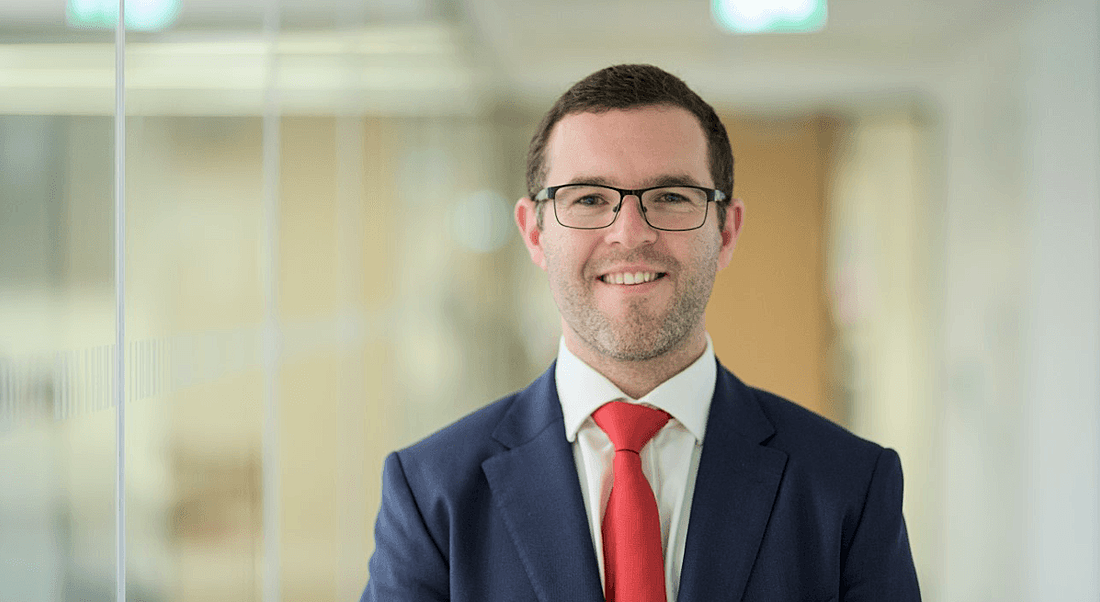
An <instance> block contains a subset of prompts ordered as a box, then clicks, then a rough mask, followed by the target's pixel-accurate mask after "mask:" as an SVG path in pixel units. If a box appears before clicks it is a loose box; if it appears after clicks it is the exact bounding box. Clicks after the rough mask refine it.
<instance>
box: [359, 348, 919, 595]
mask: <svg viewBox="0 0 1100 602" xmlns="http://www.w3.org/2000/svg"><path fill="white" fill-rule="evenodd" d="M382 479H383V480H382V482H383V486H382V504H381V508H380V510H379V513H378V520H377V523H376V525H375V530H374V535H375V551H374V555H373V556H372V557H371V561H370V579H369V581H368V583H367V587H366V590H365V591H364V592H363V597H362V601H363V602H368V601H377V602H404V601H411V600H417V601H422V600H454V601H467V600H468V601H471V602H492V601H497V600H499V601H501V602H504V601H507V602H526V601H532V602H533V601H536V600H538V601H540V602H551V601H561V602H598V601H601V600H603V599H604V598H603V591H602V588H601V585H600V575H599V569H598V567H597V565H596V554H595V548H594V546H593V543H592V537H591V535H590V533H589V527H588V519H587V515H586V514H585V509H584V504H583V502H582V498H581V490H580V481H579V479H578V477H577V470H576V465H575V464H574V460H573V450H572V447H571V444H570V443H569V441H567V440H566V438H565V426H564V423H563V420H562V412H561V405H560V404H559V402H558V395H557V389H556V387H555V384H554V366H553V365H551V367H550V369H549V370H548V371H547V372H546V373H545V374H543V375H542V376H541V377H539V379H538V380H536V381H535V382H534V383H532V384H531V385H530V386H529V387H527V388H526V389H524V390H522V391H519V392H517V393H514V394H512V395H509V396H508V397H505V398H504V399H501V400H499V401H497V402H496V403H493V404H491V405H489V406H486V407H485V408H482V409H481V410H479V411H477V412H474V413H473V414H471V415H469V416H467V417H465V418H463V419H462V420H460V421H458V422H456V423H455V424H453V425H451V426H448V427H446V428H444V429H443V430H441V431H439V432H438V433H435V434H434V435H432V436H430V437H428V438H427V439H425V440H423V441H421V442H420V443H417V444H416V445H413V446H412V447H409V448H408V449H405V450H402V451H399V452H395V453H393V454H391V455H390V456H389V457H388V458H387V459H386V464H385V468H384V471H383V478H382ZM901 499H902V475H901V464H900V462H899V460H898V456H897V454H896V453H895V452H894V451H892V450H890V449H884V448H882V447H880V446H878V445H876V444H874V443H871V442H869V441H865V440H863V439H860V438H858V437H856V436H855V435H852V434H851V433H849V432H847V431H845V430H844V429H842V428H840V427H838V426H836V425H834V424H833V423H831V422H829V421H827V420H825V419H824V418H821V417H820V416H817V415H816V414H813V413H812V412H809V411H807V410H805V409H803V408H801V407H799V406H797V405H795V404H793V403H791V402H789V401H787V400H784V399H781V398H779V397H777V396H775V395H772V394H770V393H767V392H764V391H761V390H758V389H753V388H751V387H748V386H746V385H744V384H743V383H742V382H741V381H740V380H738V379H737V377H735V376H734V375H733V374H731V373H730V372H728V371H727V370H726V369H725V368H723V367H722V366H721V365H719V366H718V377H717V382H716V386H715V391H714V399H713V400H712V402H711V406H710V415H709V418H708V420H707V430H706V438H705V440H704V442H703V450H702V454H701V456H700V460H699V473H698V478H697V480H696V485H695V493H694V497H693V499H692V502H691V515H690V520H689V523H688V532H687V540H686V543H685V549H684V559H683V568H682V572H681V576H680V590H679V601H680V602H696V601H698V602H717V601H736V600H741V601H744V602H763V601H776V602H779V601H782V602H796V601H806V602H828V601H832V600H837V601H844V602H855V601H860V602H863V601H868V602H870V601H874V602H910V601H918V600H920V592H919V589H918V587H917V577H916V572H915V570H914V568H913V560H912V557H911V555H910V551H909V540H908V537H907V535H906V530H905V522H904V520H903V518H902V513H901ZM670 602H672V601H670Z"/></svg>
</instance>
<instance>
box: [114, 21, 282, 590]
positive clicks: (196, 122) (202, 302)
mask: <svg viewBox="0 0 1100 602" xmlns="http://www.w3.org/2000/svg"><path fill="white" fill-rule="evenodd" d="M264 4H265V3H263V2H246V3H240V2H235V3H232V4H220V3H216V4H209V3H200V2H184V3H183V5H182V6H181V10H180V12H179V17H178V19H177V20H176V21H174V22H172V23H171V24H170V25H169V27H168V28H167V29H166V30H164V31H159V32H136V31H134V32H128V35H127V62H126V95H127V120H126V128H127V138H126V144H127V146H126V163H127V168H126V173H127V178H126V200H127V208H126V210H127V213H126V219H127V224H126V226H127V228H126V244H127V253H126V260H127V277H126V288H127V293H126V337H127V362H126V367H127V371H126V373H127V391H128V400H129V405H128V407H127V414H126V416H127V421H126V469H127V471H126V508H127V589H128V597H129V599H131V600H164V601H173V602H177V601H178V602H188V601H195V602H197V601H203V602H215V601H225V602H230V601H232V602H237V601H241V600H261V599H264V598H263V594H264V585H263V584H264V578H265V574H266V572H265V561H266V558H265V554H264V538H263V526H264V520H263V511H264V501H263V499H264V497H263V483H264V476H263V467H264V464H263V428H264V396H265V378H264V371H263V363H262V358H263V340H264V339H263V325H264V319H265V297H264V287H263V267H264V259H263V252H264V241H265V239H264V236H265V234H264V232H265V230H264V224H265V216H264V209H263V208H264V194H265V190H264V185H265V182H264V146H263V145H264V127H263V121H262V111H263V106H264V86H265V81H266V80H265V78H266V77H267V70H266V65H267V62H268V58H267V53H266V50H265V48H266V47H265V45H264V42H263V40H264V19H265V14H264ZM275 566H277V565H275Z"/></svg>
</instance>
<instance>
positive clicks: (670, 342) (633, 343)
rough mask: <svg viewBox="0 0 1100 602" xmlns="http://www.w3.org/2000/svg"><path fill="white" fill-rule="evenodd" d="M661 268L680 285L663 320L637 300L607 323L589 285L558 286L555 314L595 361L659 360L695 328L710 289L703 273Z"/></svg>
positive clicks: (711, 277) (647, 304)
mask: <svg viewBox="0 0 1100 602" xmlns="http://www.w3.org/2000/svg"><path fill="white" fill-rule="evenodd" d="M665 265H669V267H671V268H673V273H674V274H678V275H679V276H680V277H681V278H684V280H683V281H682V282H680V283H679V284H680V285H681V286H680V287H679V289H678V290H676V291H674V293H673V298H672V302H671V305H670V306H669V307H668V308H667V309H666V310H665V311H664V314H663V315H661V313H660V312H659V310H655V309H654V308H653V307H652V303H651V302H649V301H647V300H644V299H637V300H634V301H631V302H630V303H629V306H628V307H627V308H626V311H624V312H623V317H622V318H618V319H613V318H611V317H609V316H608V315H606V314H605V313H603V312H602V311H601V310H600V309H599V308H598V307H597V306H596V299H595V294H594V291H593V288H594V287H595V286H598V285H597V284H595V283H593V282H591V281H585V282H584V283H581V284H578V283H574V282H569V281H566V282H560V283H559V284H558V287H557V288H558V295H557V298H558V311H560V312H561V315H562V317H563V318H564V320H565V323H566V324H568V325H569V327H570V328H571V329H572V330H573V331H574V332H575V333H576V334H577V336H578V337H579V338H580V339H581V340H582V341H583V342H584V343H585V344H586V345H588V346H589V347H591V348H592V349H593V350H594V351H596V353H598V354H599V355H601V356H604V357H607V358H610V359H613V360H616V361H621V362H643V361H647V360H652V359H656V358H659V357H662V356H665V355H667V354H668V353H670V352H672V351H673V350H675V349H676V348H678V347H680V346H681V345H683V344H684V343H685V342H686V341H687V339H688V338H689V337H690V336H691V334H692V332H693V331H694V330H695V329H696V327H697V326H698V325H699V324H700V322H701V321H702V319H703V314H704V312H705V310H706V306H707V301H708V300H709V298H710V291H711V289H712V288H713V285H714V274H713V273H712V272H711V273H709V275H708V272H707V270H705V269H696V270H693V271H691V272H684V271H682V270H680V269H679V267H680V266H678V265H675V264H673V263H672V262H670V261H665ZM667 277H668V276H666V278H667ZM586 284H587V286H585V285H586Z"/></svg>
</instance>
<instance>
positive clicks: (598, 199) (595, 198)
mask: <svg viewBox="0 0 1100 602" xmlns="http://www.w3.org/2000/svg"><path fill="white" fill-rule="evenodd" d="M573 204H574V205H581V206H583V207H597V206H599V205H605V204H607V199H605V198H604V197H603V196H602V195H598V194H586V195H584V196H582V197H580V198H577V199H575V200H574V201H573Z"/></svg>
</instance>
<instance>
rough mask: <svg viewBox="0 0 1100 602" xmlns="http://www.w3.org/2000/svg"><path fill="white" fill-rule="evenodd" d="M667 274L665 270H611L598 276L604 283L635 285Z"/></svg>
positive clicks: (658, 278)
mask: <svg viewBox="0 0 1100 602" xmlns="http://www.w3.org/2000/svg"><path fill="white" fill-rule="evenodd" d="M665 276H668V273H667V272H611V273H610V274H604V275H602V276H600V277H599V281H600V282H603V283H604V284H621V285H625V286H637V285H639V284H646V283H648V282H653V281H655V280H660V279H661V278H664V277H665Z"/></svg>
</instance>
